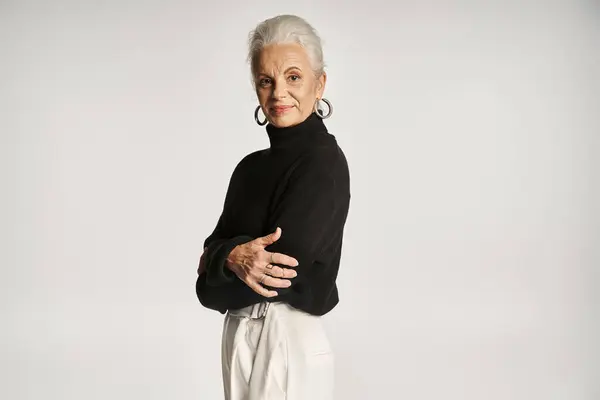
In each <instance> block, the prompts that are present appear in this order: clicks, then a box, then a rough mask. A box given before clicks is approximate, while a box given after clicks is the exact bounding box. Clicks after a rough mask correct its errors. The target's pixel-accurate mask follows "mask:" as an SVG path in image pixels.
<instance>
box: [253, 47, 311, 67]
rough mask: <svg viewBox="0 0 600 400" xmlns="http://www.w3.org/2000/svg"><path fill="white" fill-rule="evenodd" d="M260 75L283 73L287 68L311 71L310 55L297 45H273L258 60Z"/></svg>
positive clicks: (262, 52) (265, 48) (265, 49)
mask: <svg viewBox="0 0 600 400" xmlns="http://www.w3.org/2000/svg"><path fill="white" fill-rule="evenodd" d="M257 61H258V62H257V67H258V68H257V72H258V73H261V72H262V73H277V72H283V71H285V70H286V69H287V68H290V67H297V68H300V69H301V70H308V69H310V60H309V58H308V53H307V52H306V50H305V49H304V47H302V46H301V45H299V44H297V43H282V44H271V45H268V46H265V47H264V48H263V49H262V51H261V52H260V56H259V57H258V60H257Z"/></svg>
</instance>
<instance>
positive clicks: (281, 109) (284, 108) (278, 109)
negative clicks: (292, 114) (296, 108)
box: [271, 106, 293, 114]
mask: <svg viewBox="0 0 600 400" xmlns="http://www.w3.org/2000/svg"><path fill="white" fill-rule="evenodd" d="M292 107H293V106H275V107H271V108H272V110H273V111H274V112H275V113H277V114H280V113H283V112H286V111H288V110H290V109H292Z"/></svg>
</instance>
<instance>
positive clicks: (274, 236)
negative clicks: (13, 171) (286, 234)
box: [258, 227, 281, 247]
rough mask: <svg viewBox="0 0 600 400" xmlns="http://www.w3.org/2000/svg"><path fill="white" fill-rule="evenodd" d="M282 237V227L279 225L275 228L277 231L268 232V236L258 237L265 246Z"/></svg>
mask: <svg viewBox="0 0 600 400" xmlns="http://www.w3.org/2000/svg"><path fill="white" fill-rule="evenodd" d="M280 237H281V228H280V227H277V229H275V232H273V233H270V234H268V235H267V236H263V237H261V238H258V242H259V243H260V244H261V245H263V246H265V247H266V246H268V245H270V244H273V243H275V242H276V241H277V240H279V238H280Z"/></svg>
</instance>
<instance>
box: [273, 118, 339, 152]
mask: <svg viewBox="0 0 600 400" xmlns="http://www.w3.org/2000/svg"><path fill="white" fill-rule="evenodd" d="M266 129H267V134H268V135H269V142H270V143H271V148H272V149H287V148H297V147H303V146H304V145H307V144H310V143H311V142H312V141H313V140H314V139H315V135H323V134H325V133H328V132H327V128H326V127H325V124H324V123H323V119H322V118H320V117H319V116H318V115H317V114H316V113H314V112H313V113H312V114H310V115H309V116H308V118H306V119H305V120H304V121H302V122H300V123H299V124H297V125H293V126H289V127H286V128H277V127H275V126H273V125H271V124H268V125H267V127H266Z"/></svg>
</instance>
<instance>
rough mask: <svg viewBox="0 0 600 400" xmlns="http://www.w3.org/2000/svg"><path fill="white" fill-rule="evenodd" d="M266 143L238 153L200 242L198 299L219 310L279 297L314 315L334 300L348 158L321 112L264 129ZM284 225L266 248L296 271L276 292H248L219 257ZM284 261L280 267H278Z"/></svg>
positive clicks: (347, 189) (345, 210) (347, 191)
mask: <svg viewBox="0 0 600 400" xmlns="http://www.w3.org/2000/svg"><path fill="white" fill-rule="evenodd" d="M266 130H267V134H268V136H269V142H270V147H269V148H267V149H264V150H260V151H256V152H253V153H251V154H249V155H247V156H246V157H244V158H243V159H242V160H241V161H240V162H239V163H238V165H237V166H236V168H235V169H234V171H233V174H232V176H231V179H230V181H229V187H228V189H227V194H226V196H225V202H224V206H223V211H222V214H221V216H220V217H219V220H218V222H217V225H216V227H215V229H214V231H213V232H212V233H211V234H210V236H208V237H207V238H206V240H205V241H204V247H207V248H208V249H207V251H206V256H205V260H206V271H205V272H203V273H202V274H201V275H200V276H199V277H198V280H197V281H196V294H197V296H198V299H199V300H200V303H201V304H202V305H203V306H205V307H207V308H210V309H213V310H217V311H219V312H221V313H222V314H224V313H225V312H226V311H227V310H228V309H237V308H241V307H246V306H249V305H252V304H256V303H259V302H261V301H284V302H287V303H288V304H290V305H291V306H293V307H295V308H297V309H300V310H303V311H305V312H307V313H310V314H313V315H324V314H326V313H328V312H329V311H331V310H332V309H333V308H334V307H335V306H336V305H337V303H338V302H339V298H338V291H337V286H336V278H337V275H338V269H339V265H340V256H341V251H342V239H343V231H344V225H345V223H346V217H347V215H348V209H349V204H350V177H349V170H348V164H347V162H346V157H345V155H344V153H343V152H342V150H341V149H340V147H339V146H338V144H337V141H336V139H335V136H333V135H332V134H330V133H329V132H328V131H327V128H326V127H325V125H324V124H323V121H322V120H321V118H319V117H318V116H317V115H316V114H314V113H313V114H311V115H310V116H309V117H308V118H307V119H306V120H305V121H303V122H301V123H300V124H298V125H295V126H292V127H287V128H276V127H274V126H273V125H271V124H269V125H267V127H266ZM277 227H280V228H281V230H282V233H281V237H280V238H279V240H278V241H276V242H275V243H273V244H272V245H270V246H267V247H266V249H265V250H267V251H269V252H276V253H283V254H286V255H289V256H291V257H294V258H295V259H296V260H298V266H297V267H294V269H295V270H296V272H297V273H298V275H297V276H296V277H294V278H291V279H290V280H291V282H292V285H291V286H290V287H288V288H285V289H279V288H271V287H269V288H268V289H271V290H275V291H277V292H278V293H279V295H278V296H275V297H271V298H266V297H263V296H261V295H259V294H258V293H256V292H254V291H253V290H252V289H251V288H250V287H248V286H247V285H246V284H245V283H244V282H243V281H242V280H241V279H239V278H238V277H237V276H236V275H235V274H234V273H233V272H232V271H231V270H229V269H228V268H227V267H226V265H225V261H226V258H227V256H228V255H229V253H230V252H231V251H232V250H233V248H234V247H235V246H237V245H239V244H243V243H246V242H249V241H251V240H254V239H256V238H258V237H262V236H265V235H268V234H270V233H272V232H274V231H275V229H276V228H277ZM282 267H284V268H285V267H286V266H285V265H282Z"/></svg>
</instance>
